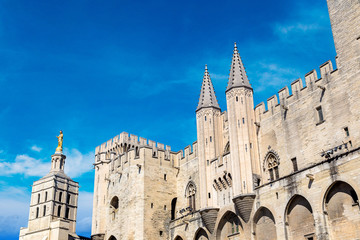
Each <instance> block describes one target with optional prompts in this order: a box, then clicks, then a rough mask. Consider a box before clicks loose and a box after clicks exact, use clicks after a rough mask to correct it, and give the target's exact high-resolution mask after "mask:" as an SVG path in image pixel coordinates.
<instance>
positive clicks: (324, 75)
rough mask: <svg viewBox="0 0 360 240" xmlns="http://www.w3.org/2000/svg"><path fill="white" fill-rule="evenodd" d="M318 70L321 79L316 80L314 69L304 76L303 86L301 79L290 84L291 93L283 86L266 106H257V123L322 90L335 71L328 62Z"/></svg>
mask: <svg viewBox="0 0 360 240" xmlns="http://www.w3.org/2000/svg"><path fill="white" fill-rule="evenodd" d="M319 68H320V75H321V78H318V75H317V71H316V70H315V69H314V70H312V71H310V72H308V73H307V74H305V86H304V85H303V80H302V79H301V78H299V79H296V80H295V81H293V82H292V83H291V93H290V91H289V88H288V87H287V86H285V87H283V88H282V89H280V90H279V91H278V94H275V95H273V96H271V97H270V98H268V99H267V101H266V104H265V103H264V102H261V103H260V104H258V105H257V106H256V107H255V115H256V116H257V121H262V120H264V119H266V118H268V117H271V116H273V115H275V114H276V113H279V112H281V111H287V110H288V109H289V107H290V105H292V106H291V107H296V106H294V105H293V103H295V102H297V101H299V100H300V99H301V98H303V97H305V96H307V95H309V94H311V93H312V92H314V91H316V90H318V89H320V90H324V89H325V85H326V84H328V83H329V82H330V79H331V77H332V74H333V73H335V71H334V69H333V64H332V62H331V61H330V60H329V61H327V62H325V63H323V64H322V65H320V67H319ZM300 102H301V100H300Z"/></svg>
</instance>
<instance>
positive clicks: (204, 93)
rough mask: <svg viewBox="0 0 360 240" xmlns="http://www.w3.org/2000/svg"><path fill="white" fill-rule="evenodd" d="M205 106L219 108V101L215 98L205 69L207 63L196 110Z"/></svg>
mask: <svg viewBox="0 0 360 240" xmlns="http://www.w3.org/2000/svg"><path fill="white" fill-rule="evenodd" d="M205 107H214V108H218V109H220V106H219V103H218V101H217V99H216V95H215V90H214V86H213V84H212V82H211V78H210V74H209V72H208V69H207V65H205V73H204V77H203V82H202V86H201V91H200V99H199V105H198V107H197V108H196V111H198V110H200V109H201V108H205Z"/></svg>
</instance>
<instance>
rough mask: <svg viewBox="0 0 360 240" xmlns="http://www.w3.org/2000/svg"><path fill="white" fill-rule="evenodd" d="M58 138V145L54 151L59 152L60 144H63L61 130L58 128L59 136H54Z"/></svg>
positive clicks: (60, 150) (60, 149)
mask: <svg viewBox="0 0 360 240" xmlns="http://www.w3.org/2000/svg"><path fill="white" fill-rule="evenodd" d="M56 137H57V138H58V146H57V148H56V150H55V152H61V153H62V149H63V148H62V145H63V132H62V131H61V130H60V134H59V136H56Z"/></svg>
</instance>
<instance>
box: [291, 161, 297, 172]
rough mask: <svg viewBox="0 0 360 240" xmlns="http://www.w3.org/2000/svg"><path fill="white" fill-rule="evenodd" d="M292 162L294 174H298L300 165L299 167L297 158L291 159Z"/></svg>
mask: <svg viewBox="0 0 360 240" xmlns="http://www.w3.org/2000/svg"><path fill="white" fill-rule="evenodd" d="M291 161H292V164H293V169H294V172H297V171H298V165H297V160H296V158H293V159H291Z"/></svg>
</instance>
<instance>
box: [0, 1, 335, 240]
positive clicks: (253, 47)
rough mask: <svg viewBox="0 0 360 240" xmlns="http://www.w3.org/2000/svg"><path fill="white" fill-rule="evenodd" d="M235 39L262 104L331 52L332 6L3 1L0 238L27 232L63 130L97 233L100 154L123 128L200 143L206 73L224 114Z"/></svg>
mask: <svg viewBox="0 0 360 240" xmlns="http://www.w3.org/2000/svg"><path fill="white" fill-rule="evenodd" d="M234 42H237V46H238V49H239V51H240V55H241V57H242V59H243V63H244V65H245V67H246V70H247V73H248V77H249V79H250V82H251V84H252V86H253V88H254V92H255V99H254V101H255V104H258V103H260V102H262V101H266V99H267V98H269V97H270V96H272V95H274V94H276V93H277V91H278V90H280V89H281V88H282V87H284V86H286V85H287V86H289V85H290V83H291V82H292V81H293V80H295V79H297V78H299V77H301V78H303V76H304V75H305V74H306V73H307V72H309V71H310V70H312V69H314V68H316V69H318V67H319V66H320V65H321V64H322V63H324V62H325V61H327V60H329V59H331V60H334V57H335V55H336V53H335V49H334V43H333V39H332V33H331V28H330V21H329V17H328V13H327V6H326V1H325V0H321V1H313V0H311V1H310V0H302V1H285V0H278V1H265V0H258V1H242V0H241V1H240V0H237V1H226V0H224V1H186V0H185V1H164V0H160V1H120V0H118V1H113V0H108V1H95V0H71V1H70V0H65V1H53V0H48V1H38V0H32V1H28V0H0V202H1V204H0V236H2V237H4V238H6V239H17V238H18V232H19V228H20V226H24V227H25V226H26V225H27V218H28V212H29V209H28V206H29V201H30V191H31V187H30V185H31V184H32V182H33V181H35V180H37V179H39V178H40V177H41V176H43V175H45V174H46V173H47V172H48V171H49V169H50V165H49V163H50V160H51V159H50V156H51V154H52V153H53V152H54V150H55V148H56V146H57V139H56V137H55V136H56V135H58V132H59V130H60V129H62V130H63V131H64V146H65V153H66V155H67V162H66V171H67V173H68V174H69V175H70V176H71V177H73V178H74V179H75V180H76V181H78V182H80V186H81V188H80V199H79V212H78V233H79V234H82V235H87V236H90V227H91V206H92V191H93V169H92V162H93V159H94V157H93V154H94V149H95V147H96V146H97V145H100V144H101V143H103V142H105V141H107V140H108V139H110V138H112V137H114V136H115V135H117V134H119V133H120V132H122V131H126V132H130V133H133V134H136V135H138V136H142V137H145V138H148V139H152V140H155V141H158V142H161V143H164V144H167V145H170V146H172V149H174V150H176V151H177V150H180V149H181V148H184V147H185V146H186V145H189V144H191V143H192V142H193V141H195V140H196V125H195V112H194V111H195V109H196V106H197V103H198V98H199V92H200V87H201V81H202V76H203V72H204V65H205V64H208V68H209V72H210V75H211V78H212V81H213V83H214V86H215V91H216V94H217V98H218V100H219V104H220V106H221V108H222V110H226V106H225V88H226V85H227V78H228V74H229V69H230V63H231V56H232V50H233V44H234ZM3 203H6V204H3ZM8 206H10V207H8Z"/></svg>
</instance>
